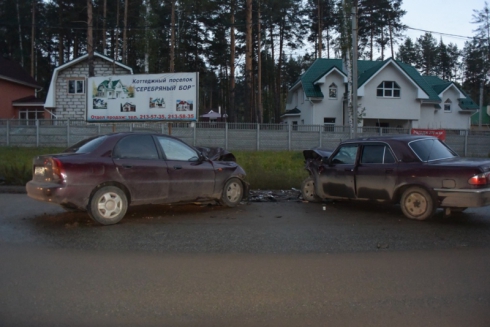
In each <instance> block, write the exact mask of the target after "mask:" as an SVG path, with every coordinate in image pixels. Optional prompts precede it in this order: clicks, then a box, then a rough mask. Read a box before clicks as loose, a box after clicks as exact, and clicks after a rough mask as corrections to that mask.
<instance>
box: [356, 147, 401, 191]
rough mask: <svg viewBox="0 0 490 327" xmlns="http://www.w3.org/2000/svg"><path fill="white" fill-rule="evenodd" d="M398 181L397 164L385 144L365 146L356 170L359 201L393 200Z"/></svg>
mask: <svg viewBox="0 0 490 327" xmlns="http://www.w3.org/2000/svg"><path fill="white" fill-rule="evenodd" d="M396 181H397V163H396V160H395V156H394V155H393V153H392V152H391V149H390V147H389V146H388V145H387V144H385V143H371V144H364V145H363V146H362V149H361V155H360V158H359V165H358V166H357V170H356V190H357V197H358V198H359V199H369V200H391V198H392V197H393V192H394V188H395V184H396Z"/></svg>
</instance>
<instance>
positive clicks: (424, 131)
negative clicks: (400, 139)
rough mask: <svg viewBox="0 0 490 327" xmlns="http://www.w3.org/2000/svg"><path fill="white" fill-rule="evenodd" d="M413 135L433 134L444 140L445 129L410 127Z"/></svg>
mask: <svg viewBox="0 0 490 327" xmlns="http://www.w3.org/2000/svg"><path fill="white" fill-rule="evenodd" d="M412 134H413V135H430V136H435V137H437V138H438V139H439V140H441V141H445V140H446V131H445V130H443V129H417V128H412Z"/></svg>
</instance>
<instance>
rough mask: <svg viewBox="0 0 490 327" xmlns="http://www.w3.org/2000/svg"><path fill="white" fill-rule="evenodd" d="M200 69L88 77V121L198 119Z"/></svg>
mask: <svg viewBox="0 0 490 327" xmlns="http://www.w3.org/2000/svg"><path fill="white" fill-rule="evenodd" d="M198 78H199V75H198V73H170V74H144V75H113V76H96V77H90V78H89V79H88V86H87V121H89V122H114V121H119V122H120V121H148V120H176V121H194V120H197V105H198V103H197V100H198V99H199V97H198V90H199V87H198V86H199V80H198Z"/></svg>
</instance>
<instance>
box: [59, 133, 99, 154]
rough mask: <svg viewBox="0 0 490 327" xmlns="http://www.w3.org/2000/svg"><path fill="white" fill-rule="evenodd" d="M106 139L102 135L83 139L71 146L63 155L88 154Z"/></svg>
mask: <svg viewBox="0 0 490 327" xmlns="http://www.w3.org/2000/svg"><path fill="white" fill-rule="evenodd" d="M106 138H107V136H105V135H102V136H95V137H92V138H88V139H85V140H83V141H80V142H78V143H76V144H74V145H72V146H71V147H69V148H68V149H66V150H65V151H63V153H90V152H92V151H94V150H95V149H96V148H97V147H98V146H99V144H101V143H102V142H103V141H104V140H105V139H106Z"/></svg>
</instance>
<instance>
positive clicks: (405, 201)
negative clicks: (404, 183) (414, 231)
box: [400, 186, 436, 220]
mask: <svg viewBox="0 0 490 327" xmlns="http://www.w3.org/2000/svg"><path fill="white" fill-rule="evenodd" d="M400 205H401V208H402V211H403V214H404V215H405V216H406V217H407V218H410V219H416V220H425V219H427V218H430V217H431V216H432V215H433V214H434V212H435V211H436V206H435V202H434V199H433V198H432V196H431V195H430V193H429V192H428V191H427V190H426V189H424V188H422V187H418V186H412V187H410V188H408V189H406V190H405V192H403V194H402V198H401V201H400Z"/></svg>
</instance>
